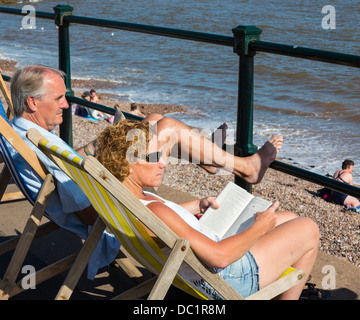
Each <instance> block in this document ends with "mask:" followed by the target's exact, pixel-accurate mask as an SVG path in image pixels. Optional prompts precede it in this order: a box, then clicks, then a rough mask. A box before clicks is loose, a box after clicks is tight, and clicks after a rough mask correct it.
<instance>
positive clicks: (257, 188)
mask: <svg viewBox="0 0 360 320" xmlns="http://www.w3.org/2000/svg"><path fill="white" fill-rule="evenodd" d="M15 66H16V62H14V61H7V60H2V61H0V69H1V70H2V73H3V74H6V75H9V76H11V74H12V72H13V71H14V68H15ZM72 87H73V89H74V88H75V89H74V91H75V95H76V96H79V97H80V96H81V93H82V91H85V90H90V89H91V88H95V89H96V90H97V92H98V96H99V103H100V104H103V105H106V106H108V107H114V105H115V104H118V105H120V107H121V110H123V111H129V110H130V102H128V101H123V99H121V97H116V96H111V95H107V94H102V93H101V88H103V91H104V92H106V90H105V89H106V83H99V82H94V81H91V80H74V82H73V83H72ZM1 98H2V96H1ZM2 102H3V104H4V105H6V103H5V101H4V100H3V99H2ZM139 104H141V105H142V106H144V109H143V112H144V113H145V114H151V113H154V112H158V113H161V114H164V115H166V114H168V113H172V112H187V108H186V106H176V105H165V104H142V103H141V102H139ZM219 124H221V123H219ZM109 125H111V124H109V123H108V122H106V121H89V120H87V119H85V118H81V117H78V116H74V117H73V139H74V140H73V145H74V148H75V149H76V148H78V147H81V146H83V145H85V144H86V143H88V142H90V141H91V140H93V139H95V138H96V137H97V136H98V134H99V133H100V132H101V131H102V130H103V129H104V128H105V127H107V126H109ZM284 144H286V137H284ZM278 160H281V151H280V154H279V158H278ZM355 170H359V168H357V167H355ZM229 180H231V181H233V180H234V176H233V175H232V174H216V175H210V174H208V173H207V172H205V171H204V170H203V169H201V168H199V167H197V166H196V165H193V164H169V165H168V166H167V168H166V171H165V174H164V180H163V183H164V184H165V185H167V186H169V187H172V188H174V189H178V190H181V191H182V192H187V193H189V194H191V195H193V196H195V197H204V196H208V195H211V196H215V195H217V194H218V193H219V192H220V191H221V189H222V188H223V187H224V186H225V184H226V183H227V182H228V181H229ZM320 188H321V186H319V185H316V184H314V183H311V182H307V181H303V180H301V179H299V178H296V177H293V176H289V175H286V174H283V173H281V172H278V171H276V170H273V169H268V171H267V173H266V174H265V176H264V178H263V180H262V181H261V182H260V183H259V184H257V185H254V186H253V194H254V195H258V196H261V197H263V198H266V199H268V200H270V201H275V200H278V201H279V202H280V209H281V210H290V211H293V212H296V213H297V214H298V215H300V216H306V217H309V218H311V219H313V220H314V221H315V222H316V223H317V224H318V226H319V228H320V231H321V239H320V250H321V251H323V252H325V253H328V254H331V255H333V256H336V257H338V258H340V259H342V260H345V261H348V262H350V263H351V264H353V265H355V266H356V267H360V214H359V213H356V212H355V211H351V210H348V209H345V208H344V207H343V206H340V205H336V204H333V203H329V202H326V201H325V200H323V199H322V198H320V197H318V196H317V190H319V189H320Z"/></svg>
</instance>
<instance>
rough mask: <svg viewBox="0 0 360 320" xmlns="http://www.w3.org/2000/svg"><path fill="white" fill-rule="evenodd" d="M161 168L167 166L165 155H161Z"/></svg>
mask: <svg viewBox="0 0 360 320" xmlns="http://www.w3.org/2000/svg"><path fill="white" fill-rule="evenodd" d="M159 166H160V168H165V167H166V166H167V159H166V158H165V157H164V156H161V157H160V159H159Z"/></svg>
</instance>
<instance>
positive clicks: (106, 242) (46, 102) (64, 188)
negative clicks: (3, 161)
mask: <svg viewBox="0 0 360 320" xmlns="http://www.w3.org/2000/svg"><path fill="white" fill-rule="evenodd" d="M64 78H65V74H64V73H63V72H62V71H59V70H56V69H52V68H49V67H45V66H41V65H30V66H27V67H25V68H22V69H18V70H16V71H15V73H14V75H13V76H12V78H11V84H10V90H11V98H12V102H13V106H14V118H13V119H12V120H11V125H12V127H13V128H14V130H15V131H16V132H17V133H18V134H19V135H20V136H21V137H22V138H23V139H24V141H25V142H26V143H27V144H28V145H29V146H30V148H32V149H33V150H34V152H35V153H36V154H37V155H38V157H39V159H40V160H41V161H42V162H43V163H44V164H45V166H46V167H47V169H48V170H49V172H50V173H51V174H52V175H53V177H54V179H55V181H56V184H57V191H58V196H56V197H55V196H54V199H52V201H50V204H49V205H48V207H47V208H46V212H47V213H48V215H49V217H50V218H51V219H52V220H53V221H54V222H55V223H57V224H58V225H60V226H61V227H63V228H65V229H67V230H70V231H72V232H75V233H76V234H78V235H79V236H80V237H83V238H84V237H86V236H87V234H88V229H87V228H85V229H84V225H83V224H82V223H81V222H80V220H81V221H83V223H84V224H85V225H87V226H92V225H93V224H94V222H95V220H96V219H97V217H98V214H97V212H96V210H95V209H94V208H93V207H92V206H91V204H90V202H89V201H88V200H87V198H86V197H85V195H84V194H83V193H82V191H81V190H80V189H79V188H78V186H77V185H76V184H75V183H74V182H73V181H72V180H71V179H70V178H69V177H68V176H67V175H66V174H64V173H63V171H61V170H60V169H59V168H57V167H56V166H54V165H53V163H52V161H50V160H49V159H48V158H47V157H46V156H44V154H43V153H42V152H40V151H39V150H38V149H37V148H36V147H35V146H34V145H33V144H32V143H31V142H30V141H29V140H28V139H27V137H26V132H27V130H28V129H30V128H36V129H37V130H38V131H40V133H41V134H43V135H44V136H45V138H47V139H48V140H50V141H52V142H54V143H55V144H57V145H58V146H59V147H60V148H62V149H65V150H71V151H72V148H70V147H69V146H68V145H67V144H66V143H65V142H64V141H62V140H61V139H60V138H59V137H58V136H56V135H55V134H54V133H53V129H54V128H55V127H56V126H57V125H60V124H61V123H62V122H63V110H64V109H67V108H69V105H68V102H67V100H66V97H65V94H66V87H65V83H64ZM143 121H144V122H148V123H150V124H152V125H154V126H156V130H157V134H158V136H159V144H161V145H162V146H163V147H164V152H165V153H166V154H169V153H170V151H171V149H172V148H173V147H174V148H179V149H181V150H183V151H184V152H186V153H187V154H189V155H190V159H191V160H192V162H194V160H198V162H200V164H204V163H205V164H207V165H208V166H210V167H220V168H225V169H227V170H229V171H230V172H233V173H234V174H236V175H237V176H239V177H240V178H242V179H244V180H245V181H247V182H249V183H258V182H260V181H261V180H262V178H263V176H264V174H265V172H266V170H267V168H268V167H269V165H270V164H271V163H272V162H273V161H274V160H275V158H276V156H277V154H278V152H279V151H280V148H281V146H282V142H283V139H282V137H281V136H279V137H273V138H272V139H270V140H269V141H267V142H266V143H265V144H264V145H263V147H261V148H260V149H259V150H258V151H257V152H256V153H255V154H253V155H251V156H249V157H244V158H241V157H236V156H233V155H232V154H229V153H227V152H226V151H224V150H222V149H221V148H219V147H218V146H216V145H215V144H213V143H212V142H211V141H210V140H207V139H205V138H204V137H202V136H199V135H198V134H197V133H196V132H193V131H192V130H191V128H190V127H188V126H187V125H185V124H184V123H182V122H180V121H178V120H175V119H172V118H167V117H164V116H162V115H158V114H152V115H150V116H148V117H147V118H146V119H144V120H143ZM139 122H141V121H139ZM183 132H188V134H189V136H190V137H191V138H192V139H189V140H186V141H182V140H181V133H183ZM167 137H169V138H167ZM160 138H162V139H163V140H161V139H160ZM196 139H198V141H199V144H192V141H195V140H196ZM165 147H166V148H165ZM10 149H12V148H10ZM97 149H98V147H97V139H95V140H94V141H91V142H89V143H88V144H87V145H85V146H83V147H81V148H79V149H77V150H76V152H77V153H78V154H79V155H80V156H82V157H85V156H87V155H91V156H95V155H96V153H97ZM199 149H200V150H199ZM12 150H13V151H12V157H13V159H14V161H15V162H16V165H17V167H18V168H21V171H20V172H21V174H22V175H23V177H22V178H23V179H24V181H25V183H26V184H27V185H28V186H29V188H30V189H31V190H33V193H34V197H36V196H37V195H38V193H39V191H40V189H41V186H42V184H43V181H42V180H41V179H40V178H39V177H38V176H37V174H36V173H34V171H33V170H32V168H31V167H30V166H29V164H28V163H27V162H26V161H24V159H23V158H22V157H21V156H20V155H19V154H18V153H17V152H16V150H15V149H12ZM182 154H183V152H181V153H179V156H180V155H182ZM228 163H231V166H230V167H229V166H228ZM74 213H76V214H74ZM79 219H80V220H79ZM98 248H99V249H97V250H96V251H95V252H96V254H97V255H99V256H98V257H97V258H94V259H91V261H93V260H94V261H97V259H99V261H101V263H100V264H99V263H97V264H95V265H96V266H97V267H101V266H104V265H107V264H109V263H110V262H112V261H113V259H114V258H115V256H116V253H117V251H118V249H119V243H118V242H117V240H116V239H115V237H113V236H112V235H109V234H107V233H104V236H103V238H102V241H100V243H99V245H98ZM103 250H104V251H103ZM97 267H96V268H97ZM89 270H92V268H90V267H89Z"/></svg>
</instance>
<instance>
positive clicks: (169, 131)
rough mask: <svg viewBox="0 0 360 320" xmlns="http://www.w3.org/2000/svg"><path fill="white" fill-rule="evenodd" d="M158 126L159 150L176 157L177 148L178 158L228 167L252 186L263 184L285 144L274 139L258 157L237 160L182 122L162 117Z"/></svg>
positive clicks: (259, 152)
mask: <svg viewBox="0 0 360 320" xmlns="http://www.w3.org/2000/svg"><path fill="white" fill-rule="evenodd" d="M156 126H157V133H158V140H159V147H161V148H163V151H166V152H167V154H168V155H169V154H170V153H171V154H173V153H174V149H173V148H174V146H177V147H176V148H177V149H175V151H177V152H176V155H177V157H178V158H185V159H189V161H191V162H193V163H196V164H202V165H208V166H213V167H217V168H224V169H226V170H228V171H229V172H232V173H234V174H235V175H237V176H239V177H240V178H242V179H244V180H245V181H247V182H249V183H258V182H260V181H261V179H262V178H263V176H264V174H265V172H266V170H267V168H268V167H269V165H270V164H271V163H272V162H273V161H274V160H275V159H276V156H277V154H278V153H279V151H280V149H281V147H282V142H283V138H282V136H278V137H273V138H271V139H270V140H269V141H267V142H266V143H265V144H264V145H263V146H262V147H261V148H260V149H259V150H258V151H257V152H256V153H255V154H253V155H251V156H249V157H237V156H234V155H233V154H231V153H228V152H226V151H225V150H222V148H219V147H218V146H217V145H216V144H214V143H212V142H211V141H210V140H208V139H206V138H204V137H203V136H201V135H200V134H199V133H197V132H196V131H195V130H192V128H190V127H189V126H187V125H186V124H184V123H182V122H180V121H178V120H175V119H172V118H162V119H160V120H159V121H157V122H156ZM164 149H165V150H164Z"/></svg>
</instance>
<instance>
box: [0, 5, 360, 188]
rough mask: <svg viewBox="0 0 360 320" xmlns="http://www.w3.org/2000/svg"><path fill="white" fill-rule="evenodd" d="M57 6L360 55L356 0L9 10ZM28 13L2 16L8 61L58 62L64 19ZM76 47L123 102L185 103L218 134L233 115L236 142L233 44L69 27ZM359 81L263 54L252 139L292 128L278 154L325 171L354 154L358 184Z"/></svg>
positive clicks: (76, 73) (355, 75)
mask: <svg viewBox="0 0 360 320" xmlns="http://www.w3.org/2000/svg"><path fill="white" fill-rule="evenodd" d="M59 3H62V4H69V5H71V6H73V8H74V11H73V14H74V15H80V16H89V17H97V18H103V19H111V20H117V21H124V22H131V23H140V24H146V25H155V26H162V27H170V28H177V29H184V30H192V31H199V32H206V33H213V34H220V35H226V36H232V31H231V30H232V29H233V28H235V27H236V26H238V25H255V26H257V27H258V28H261V29H262V34H261V40H264V41H270V42H276V43H284V44H290V45H294V46H304V47H310V48H315V49H323V50H329V51H337V52H343V53H349V54H355V55H360V45H359V43H360V41H359V40H360V25H359V22H360V6H359V5H358V1H350V0H342V1H340V0H333V1H330V0H329V1H321V2H319V1H310V0H303V1H286V2H284V1H280V0H268V1H255V0H254V1H251V0H249V1H245V0H212V1H208V0H198V1H196V2H194V1H190V0H182V1H169V0H152V1H133V0H121V1H119V0H108V1H103V2H99V1H95V0H87V1H80V0H72V1H63V2H59V1H41V0H39V1H31V2H25V1H24V2H22V1H19V2H18V3H16V4H3V6H8V7H17V8H23V7H24V5H32V6H33V7H34V8H35V9H36V10H38V11H46V12H53V7H54V6H56V5H57V4H59ZM325 5H331V6H332V7H333V8H334V10H335V18H336V20H334V22H335V25H334V26H335V28H333V29H327V28H324V24H323V23H322V22H323V21H324V19H326V12H325V13H323V12H322V9H323V7H324V6H325ZM22 19H23V17H22V16H14V15H6V14H2V13H0V30H1V35H0V58H2V59H11V60H14V61H17V62H18V63H19V65H25V64H30V63H42V64H46V65H50V66H53V67H57V66H58V55H57V45H58V40H57V32H58V30H57V29H56V26H55V24H54V22H53V21H49V20H43V19H36V28H32V29H26V28H23V27H22ZM325 22H326V21H325ZM325 26H326V25H325ZM70 43H71V72H72V77H73V78H78V79H89V80H105V82H103V85H102V87H99V88H95V89H97V90H98V91H99V92H107V93H111V94H115V95H116V96H118V97H119V99H122V100H127V101H132V102H140V103H165V104H178V105H183V106H187V107H188V110H189V113H187V114H172V116H174V117H176V118H178V119H180V120H182V121H185V122H186V123H188V124H190V125H192V126H196V127H199V128H204V129H208V130H210V131H211V130H213V129H214V128H216V127H217V126H219V125H220V124H221V123H223V122H227V123H228V124H229V136H228V140H229V141H230V142H232V141H233V140H234V130H235V126H236V120H237V119H236V114H237V86H238V65H239V59H238V57H237V55H236V54H234V53H233V52H232V48H230V47H223V46H216V45H210V44H204V43H197V42H193V41H185V40H178V39H172V38H167V37H161V36H150V35H144V34H140V33H136V32H128V31H121V30H115V29H107V28H98V27H92V26H84V25H78V24H72V25H71V28H70ZM359 84H360V76H359V70H358V68H351V67H347V66H340V65H333V64H329V63H320V62H314V61H310V60H304V59H297V58H290V57H285V56H279V55H274V54H268V53H258V54H257V55H256V56H255V92H254V94H255V95H254V107H255V108H254V143H255V144H256V145H258V146H261V145H262V144H263V143H264V142H265V141H266V140H267V139H269V137H271V136H272V135H276V134H282V135H283V136H284V146H283V149H282V151H281V153H280V154H279V157H280V158H283V159H285V160H289V161H291V162H293V163H296V164H298V165H300V166H302V167H304V168H306V169H309V170H311V171H314V172H317V173H320V174H327V173H330V174H332V173H333V172H334V171H335V170H337V169H339V168H340V166H341V163H342V161H343V160H344V159H345V158H350V159H353V160H354V161H355V170H354V180H355V183H358V184H359V183H360V164H359V161H360V125H359V122H360V103H359ZM74 89H76V88H74ZM89 89H90V88H89Z"/></svg>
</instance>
